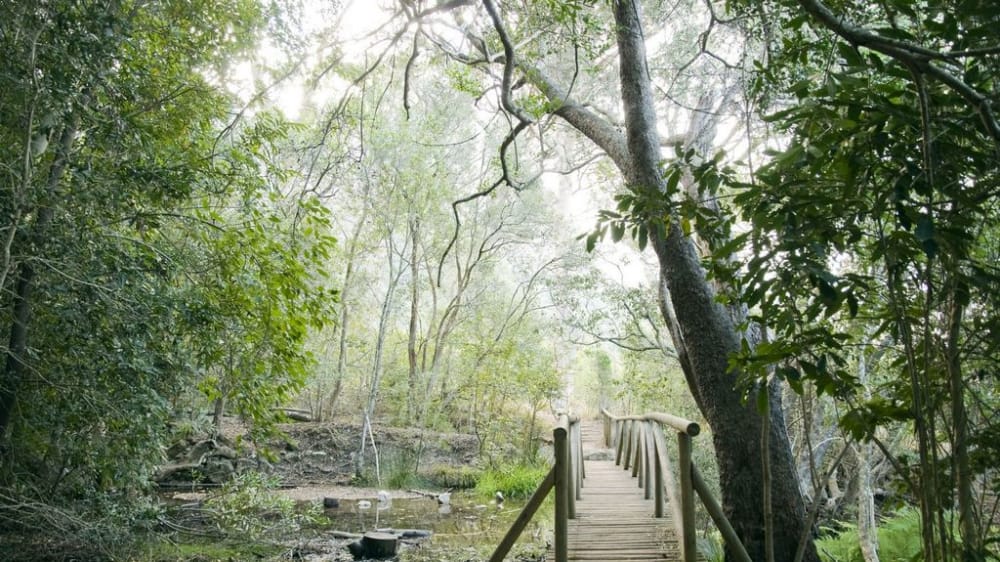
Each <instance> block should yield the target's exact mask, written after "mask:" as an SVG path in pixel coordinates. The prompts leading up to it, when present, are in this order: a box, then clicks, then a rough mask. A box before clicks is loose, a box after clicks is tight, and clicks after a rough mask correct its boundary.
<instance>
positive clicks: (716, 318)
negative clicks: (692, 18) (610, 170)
mask: <svg viewBox="0 0 1000 562" xmlns="http://www.w3.org/2000/svg"><path fill="white" fill-rule="evenodd" d="M615 21H616V24H617V30H618V49H619V56H620V71H621V89H622V101H623V103H624V106H625V115H626V133H627V143H628V156H629V158H628V160H629V162H628V166H627V167H626V168H625V169H623V170H622V171H623V173H624V175H625V177H626V181H627V182H628V184H629V186H630V187H631V188H632V189H633V190H636V191H644V190H656V191H658V192H660V193H665V191H666V188H665V187H666V186H665V182H664V180H663V177H662V175H661V172H660V163H661V159H662V157H661V154H660V137H659V133H658V131H657V127H656V114H655V111H654V106H653V97H652V88H651V82H650V77H649V75H648V73H647V68H648V67H647V63H646V54H645V46H644V43H643V33H642V27H641V20H640V13H639V5H638V3H637V2H635V1H634V0H620V1H617V2H615ZM673 218H674V219H675V220H671V221H670V224H669V225H668V226H667V228H666V231H665V233H663V235H660V234H658V233H657V230H656V229H652V231H653V233H654V236H653V237H652V244H653V248H654V250H655V251H656V254H657V257H658V258H659V261H660V274H661V276H662V277H663V280H664V281H665V285H666V289H667V291H668V292H669V296H670V302H671V304H672V305H673V310H674V313H675V314H676V320H677V324H678V327H679V331H680V336H681V337H682V338H683V341H684V342H685V344H686V356H687V360H688V362H689V364H690V368H691V370H692V375H693V376H692V382H693V387H694V388H693V389H692V390H693V392H694V394H695V395H696V396H698V397H699V398H700V403H701V407H702V409H703V412H702V413H703V414H704V415H705V418H706V419H707V420H708V423H709V424H710V425H711V427H712V432H713V435H714V444H715V451H716V456H717V458H718V462H719V478H720V484H721V486H722V501H723V507H724V509H725V511H726V515H727V517H728V518H729V519H730V521H731V522H732V524H733V527H734V528H735V529H736V532H737V534H738V535H739V536H740V538H741V539H742V540H743V542H744V544H745V546H746V548H747V551H748V552H749V553H750V556H751V557H752V558H753V559H754V560H763V559H764V506H763V501H762V494H761V483H762V478H763V470H762V455H761V453H762V451H761V441H760V439H759V438H758V437H759V436H760V432H761V417H760V415H758V413H757V412H756V411H755V408H754V405H753V403H750V404H744V402H743V400H742V399H741V395H740V393H739V392H738V391H737V390H736V389H735V388H734V387H735V385H736V380H737V373H734V372H732V371H731V370H730V368H729V365H728V359H729V355H730V354H731V353H733V352H736V351H738V350H739V348H740V340H741V338H740V334H739V333H738V332H737V329H736V326H735V325H734V323H733V321H732V319H731V318H730V316H729V314H728V312H727V311H726V310H725V309H724V308H723V306H722V305H720V304H719V303H718V302H716V300H715V296H716V295H715V291H714V290H713V288H712V286H711V284H710V283H709V282H708V280H707V278H706V275H705V271H704V270H703V269H702V267H701V263H700V258H699V256H698V253H697V250H696V248H695V246H694V244H693V242H692V240H691V239H690V238H689V237H687V236H685V235H684V233H683V232H682V231H681V228H680V226H679V222H680V221H679V220H676V217H673ZM770 393H771V410H770V411H771V417H770V420H769V429H770V431H769V436H768V442H769V444H770V457H769V461H770V471H771V474H772V476H773V481H772V482H771V497H772V501H773V505H772V506H771V507H772V509H773V512H774V527H775V536H774V545H775V547H774V548H775V559H776V560H792V559H793V558H794V556H795V551H796V547H797V545H798V542H799V538H800V536H802V535H803V534H805V533H803V527H804V525H805V508H804V506H803V502H802V497H801V495H800V493H799V487H798V481H797V479H796V473H795V466H794V461H793V458H792V454H791V447H790V445H789V442H788V435H787V432H786V429H785V422H784V416H783V413H782V408H781V398H780V392H775V391H774V389H771V390H770ZM805 560H809V561H816V560H818V557H817V555H816V551H815V548H814V547H813V546H812V545H811V544H810V545H808V548H807V549H806V556H805Z"/></svg>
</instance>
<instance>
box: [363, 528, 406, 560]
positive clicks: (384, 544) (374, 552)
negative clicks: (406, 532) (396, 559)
mask: <svg viewBox="0 0 1000 562" xmlns="http://www.w3.org/2000/svg"><path fill="white" fill-rule="evenodd" d="M396 544H397V540H396V535H393V534H392V533H379V532H375V531H370V532H368V533H365V535H364V536H363V537H362V538H361V545H362V546H364V547H365V558H375V559H380V558H392V557H393V556H395V555H396Z"/></svg>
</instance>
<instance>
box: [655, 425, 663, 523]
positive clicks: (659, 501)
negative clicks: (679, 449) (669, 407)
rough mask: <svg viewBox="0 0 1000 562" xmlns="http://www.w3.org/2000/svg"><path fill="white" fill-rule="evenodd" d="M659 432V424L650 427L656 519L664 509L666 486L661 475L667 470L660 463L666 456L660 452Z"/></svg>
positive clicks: (661, 515) (661, 514)
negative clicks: (653, 462)
mask: <svg viewBox="0 0 1000 562" xmlns="http://www.w3.org/2000/svg"><path fill="white" fill-rule="evenodd" d="M659 432H660V425H659V424H656V425H654V426H653V427H652V434H653V435H652V438H653V453H654V454H653V458H654V459H655V463H656V470H655V473H656V478H654V482H655V486H656V489H655V490H654V493H653V499H654V501H655V503H656V506H655V508H654V510H653V511H654V513H653V514H654V515H655V516H656V517H657V518H659V517H663V508H664V501H663V489H664V487H666V484H667V483H666V480H665V479H664V477H663V473H664V472H665V471H666V470H667V467H665V466H663V463H662V462H660V458H661V457H662V456H664V455H665V454H666V451H661V450H660V447H661V445H660V439H658V437H659Z"/></svg>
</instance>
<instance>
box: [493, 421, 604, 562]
mask: <svg viewBox="0 0 1000 562" xmlns="http://www.w3.org/2000/svg"><path fill="white" fill-rule="evenodd" d="M552 440H553V446H554V449H555V462H554V463H553V466H552V468H551V469H550V470H549V473H548V474H547V475H546V476H545V478H544V479H543V480H542V483H541V484H539V486H538V488H536V489H535V491H534V493H532V494H531V497H530V498H529V499H528V503H526V504H525V505H524V507H523V508H522V509H521V513H519V514H518V516H517V519H515V520H514V523H513V524H512V525H511V526H510V529H509V530H508V531H507V534H506V535H504V537H503V540H501V541H500V544H499V545H498V546H497V548H496V550H494V551H493V555H492V556H490V560H489V562H502V561H503V559H504V557H505V556H507V553H509V552H510V549H511V548H512V547H513V546H514V543H515V542H517V539H518V537H520V536H521V533H522V532H523V531H524V528H525V527H526V526H527V525H528V522H530V521H531V519H532V517H534V516H535V512H537V511H538V508H539V506H541V505H542V502H543V501H545V497H546V496H548V495H549V492H551V491H552V490H553V489H554V490H555V494H556V498H555V500H556V509H555V541H554V543H555V544H554V545H553V547H554V550H555V559H556V562H566V559H567V557H568V554H569V543H568V535H569V520H570V519H575V518H576V500H578V499H580V494H581V492H582V489H583V477H584V468H583V445H582V437H581V433H580V420H579V419H578V418H576V417H571V416H569V415H567V414H561V415H560V416H559V417H558V419H557V420H556V426H555V428H554V429H553V430H552Z"/></svg>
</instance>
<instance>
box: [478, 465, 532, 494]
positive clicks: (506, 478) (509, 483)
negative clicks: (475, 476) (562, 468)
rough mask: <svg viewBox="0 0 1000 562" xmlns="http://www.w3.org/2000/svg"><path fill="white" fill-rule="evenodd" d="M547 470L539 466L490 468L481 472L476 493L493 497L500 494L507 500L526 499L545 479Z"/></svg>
mask: <svg viewBox="0 0 1000 562" xmlns="http://www.w3.org/2000/svg"><path fill="white" fill-rule="evenodd" d="M548 472H549V468H548V467H546V466H539V465H526V464H510V465H504V466H499V467H496V468H490V469H487V470H485V471H484V472H483V474H482V476H481V477H480V478H479V481H478V482H477V483H476V492H477V493H479V494H480V495H482V496H490V497H491V496H493V495H494V494H496V493H497V492H502V493H503V495H504V497H508V498H527V497H529V496H530V495H531V494H533V493H534V492H535V490H536V489H537V488H538V486H539V485H540V484H541V483H542V480H544V479H545V476H546V474H548Z"/></svg>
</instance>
